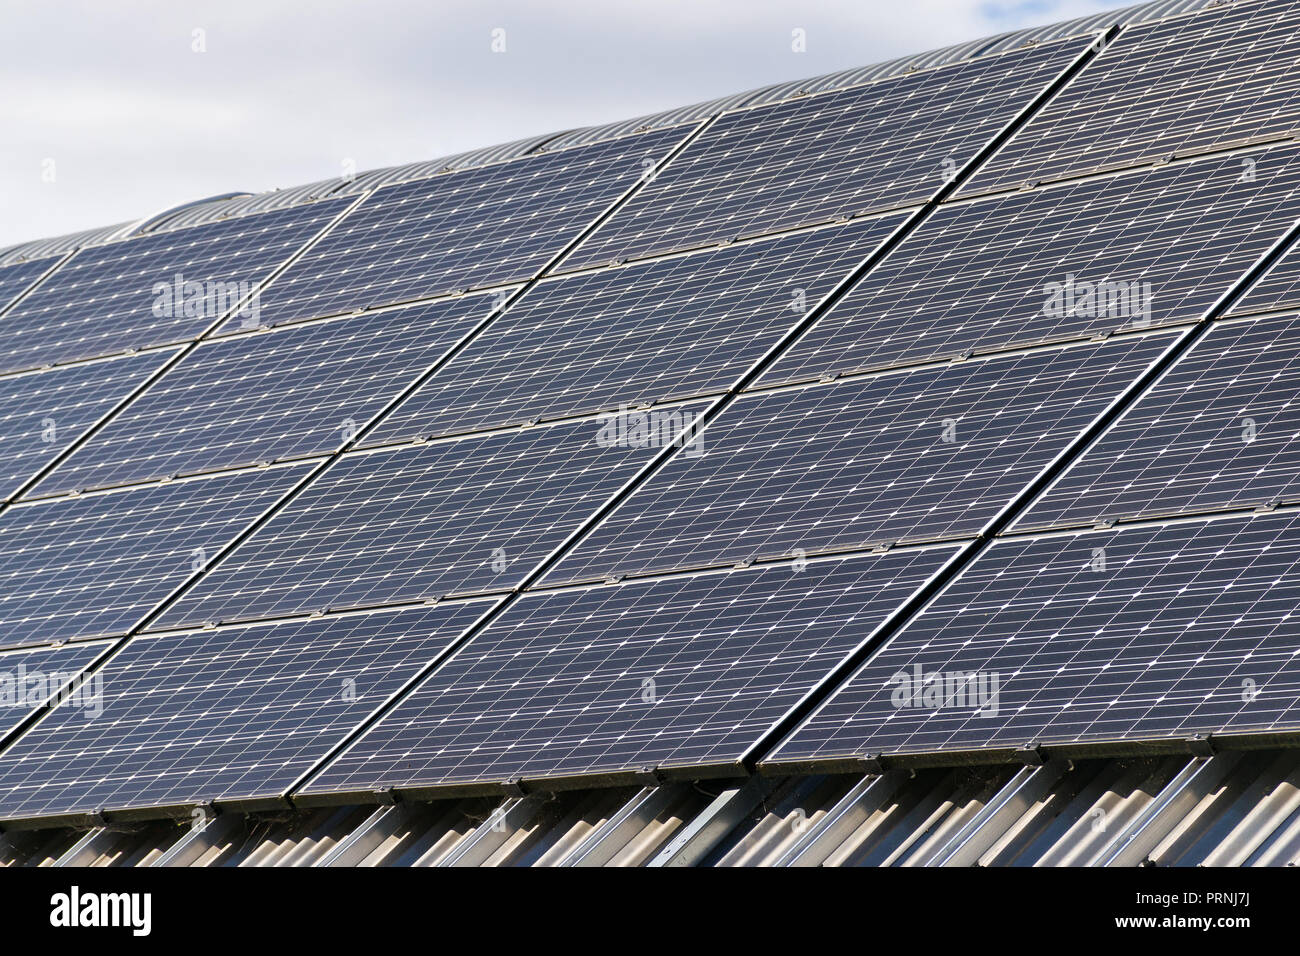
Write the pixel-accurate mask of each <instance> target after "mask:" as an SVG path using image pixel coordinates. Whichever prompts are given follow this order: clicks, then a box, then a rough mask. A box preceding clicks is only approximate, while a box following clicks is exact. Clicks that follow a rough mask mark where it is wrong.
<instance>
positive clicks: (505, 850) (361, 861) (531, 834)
mask: <svg viewBox="0 0 1300 956" xmlns="http://www.w3.org/2000/svg"><path fill="white" fill-rule="evenodd" d="M1297 862H1300V750H1270V751H1256V752H1247V753H1225V754H1218V755H1215V756H1211V757H1186V756H1168V757H1158V758H1156V757H1152V758H1133V759H1112V760H1102V759H1097V760H1084V761H1078V762H1073V763H1071V762H1069V761H1049V762H1048V763H1045V764H1043V765H1041V766H1036V767H1033V766H1017V765H1006V764H1002V765H996V766H984V767H959V768H955V769H951V768H949V769H944V768H938V769H928V770H919V771H915V772H912V771H907V770H890V771H888V772H886V773H883V774H867V775H865V776H860V775H854V774H838V775H830V776H806V777H786V778H781V779H776V780H769V779H765V778H762V777H753V778H750V779H748V780H743V781H735V782H731V781H724V782H718V781H714V782H712V783H711V784H708V785H706V784H704V783H671V784H665V785H663V786H659V787H650V788H645V789H641V790H638V789H635V788H614V789H595V790H573V791H567V792H560V793H532V794H527V795H523V796H518V797H508V798H505V799H504V800H496V799H493V798H486V797H484V798H474V799H464V800H442V801H438V802H433V803H412V804H395V805H391V806H378V807H376V806H343V807H323V808H318V809H313V810H285V811H283V812H279V813H270V814H266V813H263V814H251V815H245V814H237V813H231V814H222V815H219V816H214V817H211V818H210V819H208V820H206V821H205V822H204V821H201V822H200V824H199V825H192V824H191V822H190V821H189V820H181V821H153V822H150V823H146V824H140V825H138V826H124V825H123V826H117V825H115V826H109V827H96V828H92V829H89V830H72V829H57V830H28V831H22V830H19V831H13V832H10V833H7V834H4V835H3V843H2V844H0V864H3V865H7V866H1133V865H1153V866H1293V865H1295V864H1296V863H1297Z"/></svg>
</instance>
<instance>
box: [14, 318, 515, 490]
mask: <svg viewBox="0 0 1300 956" xmlns="http://www.w3.org/2000/svg"><path fill="white" fill-rule="evenodd" d="M491 308H492V300H491V299H490V298H488V297H484V296H474V297H472V298H456V299H449V300H444V301H441V302H437V303H433V304H430V305H422V306H414V307H408V308H404V309H397V310H394V311H385V312H376V313H371V314H367V315H359V316H350V317H347V318H342V319H338V320H335V321H325V322H309V323H304V324H300V325H294V326H287V327H284V328H280V329H275V330H272V331H260V332H250V333H245V334H243V335H238V336H231V337H228V338H222V339H218V340H215V341H213V342H205V343H203V344H201V345H200V346H199V347H198V348H196V349H195V350H194V351H193V352H191V353H190V354H189V355H187V356H186V357H185V358H184V359H183V360H182V361H181V362H179V363H178V364H177V365H176V367H174V368H172V369H170V370H169V371H168V372H167V373H166V374H165V375H163V376H162V377H161V378H160V379H159V380H158V381H157V382H155V383H153V384H152V385H151V386H150V387H149V389H148V391H146V392H145V393H144V394H143V395H142V396H140V397H139V398H138V399H137V400H136V401H134V402H132V403H131V405H130V406H129V407H128V408H126V409H124V410H123V411H122V412H120V413H119V414H118V415H117V416H115V417H114V419H113V421H112V423H111V424H110V425H108V427H106V428H104V429H103V430H102V431H100V432H99V434H97V435H96V436H95V438H94V439H93V440H92V441H91V442H89V443H88V444H86V445H85V446H83V447H82V448H81V449H79V450H78V451H77V452H76V453H74V454H73V455H72V456H71V457H70V458H69V459H68V460H67V461H66V462H64V463H63V464H61V465H60V466H59V467H58V468H56V469H55V470H54V471H53V472H52V473H51V474H50V475H49V477H47V478H46V479H45V480H44V481H42V482H41V483H40V484H39V485H38V486H37V487H36V488H35V489H33V492H32V493H33V494H36V495H43V494H58V493H60V492H65V491H71V490H74V489H84V488H93V487H97V486H103V485H112V484H121V483H125V482H134V481H143V480H146V479H149V478H158V477H162V476H164V475H178V474H180V475H184V474H193V473H196V472H203V471H211V470H214V469H219V468H230V467H234V466H239V465H249V464H255V463H257V462H263V461H276V460H280V459H286V458H300V457H304V456H309V455H319V454H324V453H326V452H332V451H335V450H336V449H338V448H340V447H342V446H343V445H345V444H346V443H347V442H349V441H350V440H351V439H352V437H353V436H354V435H355V434H356V433H357V431H358V430H359V429H360V428H362V427H363V426H365V425H366V423H367V422H369V421H370V420H371V419H372V418H373V417H374V416H375V415H376V413H378V412H379V411H380V410H381V409H382V408H383V407H384V406H385V405H386V404H387V403H388V402H389V401H391V400H392V399H393V398H395V397H396V396H397V395H398V394H399V393H400V391H401V390H402V389H403V388H405V387H407V386H409V385H411V384H413V383H414V381H415V379H416V377H417V376H418V375H419V374H420V373H421V372H423V371H424V370H425V369H426V368H427V367H429V366H431V365H432V364H433V363H434V362H435V361H436V360H437V359H439V358H440V357H441V356H442V355H443V354H445V353H446V351H447V350H448V349H449V348H450V347H451V346H452V345H454V344H455V342H456V341H457V340H458V339H459V338H461V336H463V335H464V334H465V333H466V332H468V331H469V330H470V329H471V328H473V326H474V325H475V324H476V323H478V322H480V321H482V320H483V318H484V317H486V316H487V314H488V313H489V312H490V311H491ZM2 381H3V380H2V379H0V382H2Z"/></svg>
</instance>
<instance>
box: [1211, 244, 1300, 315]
mask: <svg viewBox="0 0 1300 956" xmlns="http://www.w3.org/2000/svg"><path fill="white" fill-rule="evenodd" d="M1296 308H1300V253H1298V252H1297V247H1296V246H1295V245H1294V244H1293V245H1292V246H1291V248H1290V249H1288V250H1287V251H1286V252H1285V253H1283V255H1282V256H1281V258H1279V259H1278V260H1277V262H1275V263H1273V265H1271V266H1270V267H1269V269H1268V271H1267V272H1265V273H1264V274H1263V275H1262V276H1260V277H1259V278H1258V279H1256V280H1255V281H1254V282H1253V283H1252V284H1251V286H1250V289H1249V290H1247V292H1246V294H1245V295H1244V296H1242V297H1241V298H1240V299H1239V300H1238V301H1237V302H1236V303H1235V304H1234V305H1233V307H1232V308H1231V309H1230V310H1228V314H1229V315H1233V316H1236V315H1249V314H1251V313H1257V312H1280V311H1281V310H1283V309H1296Z"/></svg>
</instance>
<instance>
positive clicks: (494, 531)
mask: <svg viewBox="0 0 1300 956" xmlns="http://www.w3.org/2000/svg"><path fill="white" fill-rule="evenodd" d="M602 427H603V426H602V424H601V423H599V422H597V421H595V420H580V421H576V422H571V423H565V424H562V425H552V426H547V427H543V428H531V429H523V430H520V431H512V432H500V433H493V434H490V435H486V436H475V437H472V438H464V439H456V440H453V441H443V442H435V443H430V444H417V445H407V446H403V447H398V448H389V449H381V450H376V451H369V452H362V453H352V454H349V455H345V456H343V457H342V458H341V459H339V460H338V461H337V462H335V463H334V464H333V465H331V466H330V468H329V469H328V470H327V471H325V472H324V473H322V474H321V475H320V476H319V477H317V478H316V479H314V480H313V481H312V483H311V485H310V486H309V487H308V488H307V489H306V490H305V491H304V492H303V493H302V494H301V495H299V496H297V497H296V498H295V499H294V500H293V501H292V502H291V503H290V504H289V505H287V506H286V507H285V508H284V509H282V510H281V511H280V512H279V513H278V514H277V515H276V516H275V517H274V518H272V519H271V520H270V521H269V522H267V524H266V525H265V526H264V527H263V528H262V529H261V530H259V531H258V533H257V534H255V535H253V536H252V537H250V538H249V539H248V540H247V541H246V542H244V543H243V544H242V545H241V546H240V547H239V548H238V549H237V550H236V551H235V552H234V553H233V554H231V555H230V557H229V558H227V559H226V560H224V561H222V563H221V564H220V566H218V567H217V568H214V569H213V571H212V572H211V573H210V574H209V575H207V576H206V577H205V578H204V580H203V581H202V582H201V583H200V584H199V585H198V586H197V587H195V588H194V589H193V590H192V591H190V592H189V593H188V594H187V595H186V596H185V597H184V598H182V599H181V600H180V601H179V602H177V603H176V605H175V606H173V607H172V608H171V610H169V611H168V612H167V613H166V614H164V615H163V616H162V617H161V618H160V620H159V623H158V626H159V627H181V626H186V625H191V624H202V623H206V622H209V621H227V622H228V621H234V620H248V619H253V618H262V617H277V616H286V615H291V614H302V613H307V612H314V611H320V610H325V609H334V610H340V609H345V608H361V607H373V606H377V605H380V604H396V603H400V602H406V601H420V600H427V599H430V598H436V597H442V596H445V595H448V594H463V593H467V592H484V591H501V590H509V589H510V588H513V587H515V586H516V585H517V584H519V582H520V581H521V580H522V579H523V577H524V576H525V575H526V574H527V573H528V572H529V571H530V570H531V569H532V568H533V567H534V566H535V565H536V564H537V563H538V562H539V561H541V560H542V559H543V558H544V557H546V555H547V554H549V553H550V552H551V551H552V550H553V549H554V548H555V547H556V546H557V545H559V544H560V543H561V541H563V540H564V538H565V537H567V536H568V535H569V534H570V533H571V532H572V531H574V530H575V529H576V528H577V527H578V526H579V525H580V524H581V523H582V522H583V521H584V520H585V519H586V518H587V517H588V516H589V515H591V514H592V513H594V512H595V511H596V509H597V508H598V507H599V506H600V505H601V504H603V503H604V502H605V501H606V500H607V499H608V498H609V497H610V496H611V495H613V494H614V492H615V491H617V490H618V489H619V488H620V487H622V486H623V484H624V483H626V482H627V481H628V480H629V479H630V478H631V477H632V475H633V474H634V473H635V472H636V471H638V470H639V469H640V468H641V467H642V466H644V465H645V464H647V463H648V462H649V461H650V459H651V458H652V457H653V455H654V454H655V453H656V450H655V449H653V448H644V447H642V448H637V447H631V446H630V444H628V445H610V446H608V447H605V446H603V445H602V444H601V440H602V439H601V435H602V431H601V429H602Z"/></svg>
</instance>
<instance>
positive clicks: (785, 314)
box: [367, 216, 902, 443]
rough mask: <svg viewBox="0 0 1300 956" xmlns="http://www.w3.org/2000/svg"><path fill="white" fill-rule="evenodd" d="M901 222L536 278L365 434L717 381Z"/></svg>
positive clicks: (688, 394) (547, 414) (590, 403)
mask: <svg viewBox="0 0 1300 956" xmlns="http://www.w3.org/2000/svg"><path fill="white" fill-rule="evenodd" d="M901 221H902V218H901V217H899V216H888V217H884V218H881V219H868V220H862V221H860V222H855V223H852V224H850V225H846V226H840V227H836V228H832V229H819V230H814V231H812V232H802V233H795V234H792V235H789V236H785V237H781V238H778V239H774V240H766V241H759V242H753V243H746V244H744V245H738V246H730V247H728V248H726V249H717V250H710V251H707V252H701V253H694V254H689V255H686V256H679V257H672V258H667V259H658V260H654V261H651V262H644V263H636V264H633V265H629V266H625V267H622V268H618V269H600V270H596V271H593V272H584V273H579V274H576V275H572V276H565V277H563V278H560V279H557V280H553V281H547V282H542V283H540V284H539V285H537V286H535V287H534V288H533V289H532V290H530V291H529V292H528V294H527V295H525V296H524V297H523V298H521V299H520V300H519V301H518V302H516V303H514V304H512V305H511V306H510V308H509V309H507V310H506V312H505V313H504V314H503V315H501V316H500V317H499V318H497V319H494V320H493V322H492V324H491V325H490V326H489V327H488V328H487V329H486V330H484V332H483V333H482V334H480V335H478V336H477V337H475V339H474V341H473V342H472V343H471V344H470V345H469V346H468V347H467V348H466V349H465V351H463V352H462V353H461V354H459V355H458V356H456V359H455V360H454V361H453V362H451V363H450V364H449V365H448V366H447V367H446V368H444V369H442V370H440V371H439V372H438V374H437V375H435V376H434V377H433V378H431V379H430V380H429V381H428V382H426V383H425V384H424V385H423V386H421V387H420V389H419V391H417V392H416V393H415V394H414V395H412V396H411V397H410V398H408V399H407V400H406V401H404V402H403V403H402V405H401V406H400V407H399V408H397V409H395V410H394V411H393V412H392V413H391V414H390V415H387V416H386V417H385V418H384V421H383V423H382V424H381V425H380V426H379V427H378V428H377V429H376V430H375V431H374V432H373V433H372V434H371V435H369V436H367V440H368V441H370V442H373V443H382V442H387V441H393V440H400V439H406V438H414V437H417V436H420V435H423V436H426V437H433V436H435V435H442V434H449V433H455V432H458V431H473V430H477V429H482V428H489V427H493V426H501V425H510V424H517V423H521V422H527V421H534V420H542V419H547V418H556V417H563V416H566V415H574V414H581V413H584V412H597V411H602V410H606V409H617V408H618V407H619V406H620V405H639V404H645V403H651V402H663V401H666V400H670V399H686V398H693V397H696V396H699V395H707V394H716V393H718V392H721V391H724V390H726V389H727V388H728V387H729V386H731V385H732V384H733V383H734V382H735V381H736V379H737V378H738V377H739V376H740V375H741V374H742V373H743V372H744V371H745V370H746V369H748V368H749V367H750V366H751V365H752V364H754V363H755V362H756V361H757V360H758V359H759V358H760V357H761V356H762V355H763V354H764V353H765V352H767V351H768V350H769V349H770V348H771V347H772V346H773V344H774V343H775V342H776V341H777V340H778V339H779V338H780V337H781V335H782V334H783V333H785V332H786V331H788V330H790V329H791V328H793V327H794V326H795V325H797V324H798V323H799V321H800V320H801V319H802V318H803V317H804V315H805V313H806V312H807V311H808V310H809V309H811V308H813V307H814V306H815V305H816V304H817V303H818V301H819V300H820V299H822V298H823V297H824V296H825V295H826V294H827V293H828V292H830V291H831V289H833V288H834V287H835V286H836V284H837V283H839V282H841V281H843V280H844V279H845V278H846V277H847V276H848V275H849V273H850V272H851V271H852V270H853V268H854V267H855V266H856V265H858V264H859V263H860V262H862V261H863V260H865V259H866V258H867V256H868V255H869V254H870V253H871V251H872V250H873V249H874V248H876V246H877V245H878V244H879V243H880V241H881V240H883V239H884V238H885V237H886V236H888V235H889V234H890V233H891V232H892V231H893V229H894V228H895V227H896V226H898V225H899V223H900V222H901Z"/></svg>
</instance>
